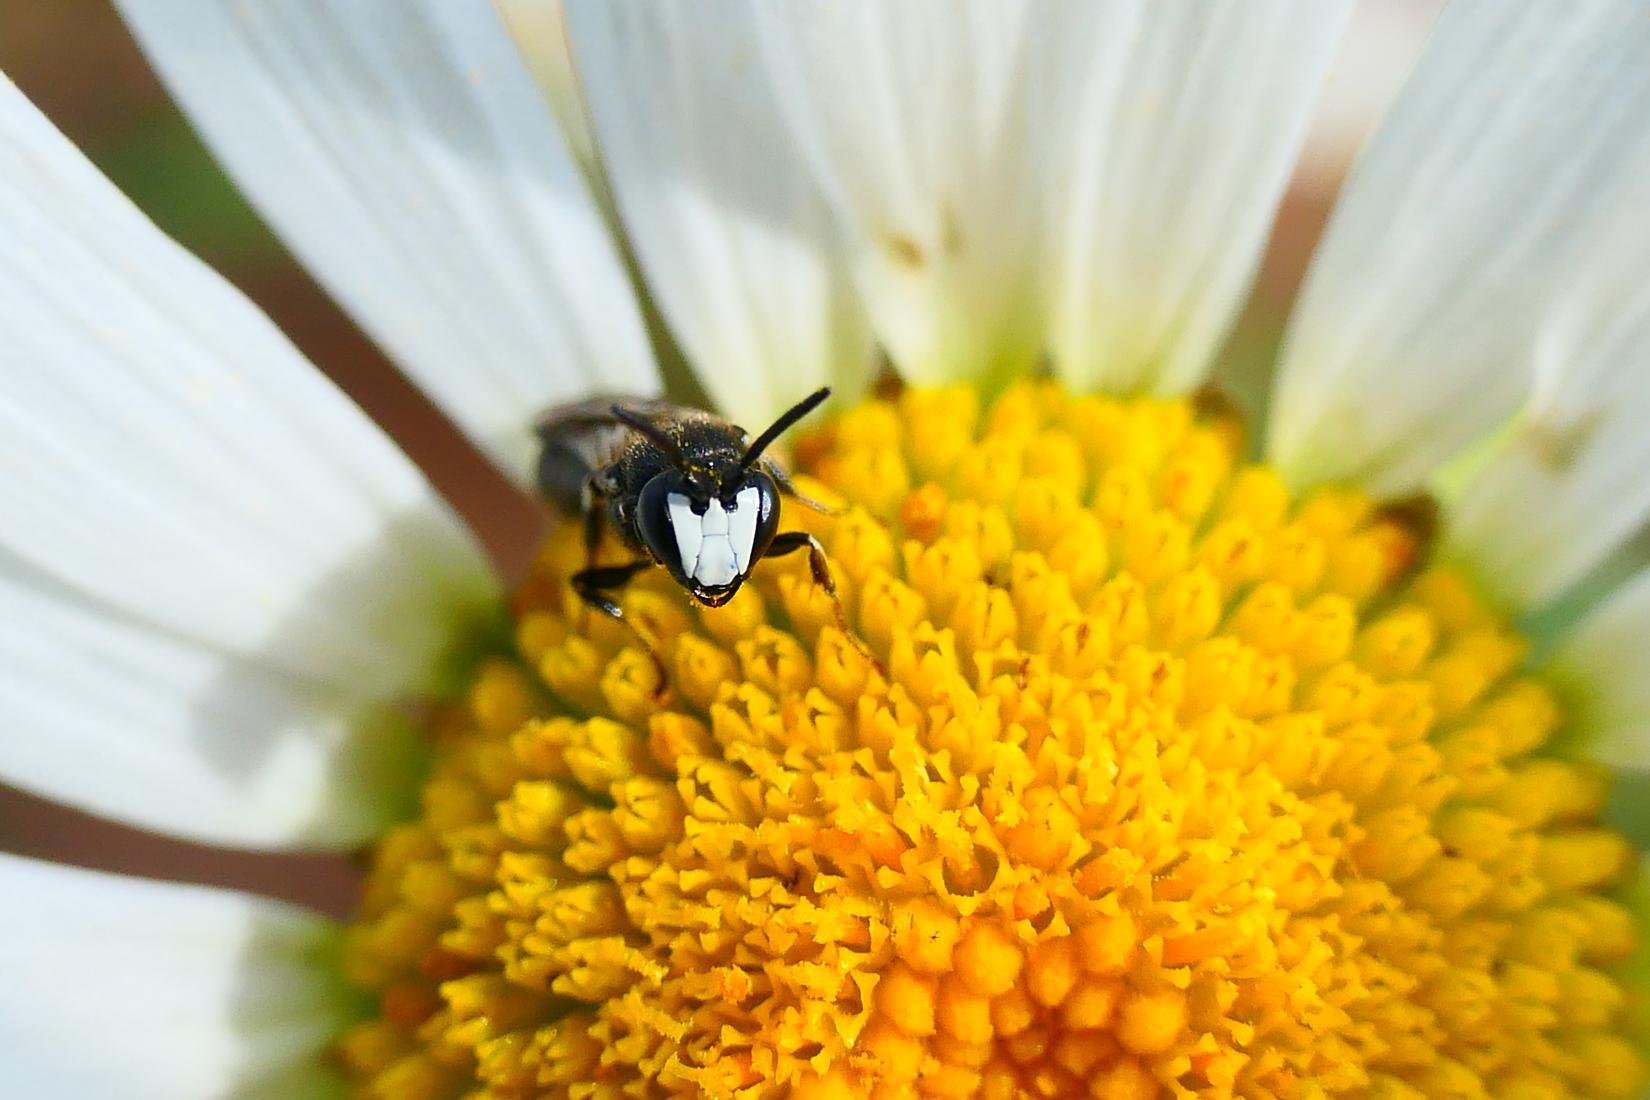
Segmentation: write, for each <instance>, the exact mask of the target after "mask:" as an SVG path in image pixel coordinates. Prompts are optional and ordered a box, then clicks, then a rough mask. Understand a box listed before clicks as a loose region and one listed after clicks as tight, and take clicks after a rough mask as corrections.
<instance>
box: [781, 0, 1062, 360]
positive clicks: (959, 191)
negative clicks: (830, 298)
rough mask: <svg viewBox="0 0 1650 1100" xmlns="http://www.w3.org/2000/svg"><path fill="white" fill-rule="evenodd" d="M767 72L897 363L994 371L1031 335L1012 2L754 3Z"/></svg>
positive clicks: (1024, 132) (1025, 135)
mask: <svg viewBox="0 0 1650 1100" xmlns="http://www.w3.org/2000/svg"><path fill="white" fill-rule="evenodd" d="M756 13H757V17H758V22H759V28H760V31H761V35H762V41H763V53H764V56H765V57H766V59H767V64H768V69H769V75H770V79H771V80H772V81H773V83H774V86H775V92H776V94H777V95H778V96H779V99H780V102H781V104H782V105H783V106H784V107H785V108H786V111H787V114H788V116H789V119H790V121H789V125H790V127H791V131H792V134H793V136H794V137H795V138H796V140H798V141H799V142H800V144H801V148H802V151H803V153H804V155H805V156H806V158H807V160H808V162H809V163H810V164H811V165H812V167H813V169H814V171H815V173H816V175H817V177H818V181H819V183H820V186H821V188H822V190H823V191H824V194H825V197H826V200H827V201H828V202H829V203H830V204H831V206H832V207H833V209H834V210H835V211H836V213H837V215H838V217H839V219H840V220H841V223H842V227H843V231H844V232H845V234H846V236H847V240H848V245H849V248H850V250H851V256H852V262H853V266H854V271H855V275H856V279H857V282H858V285H859V288H860V292H861V296H862V297H863V299H864V301H865V308H866V310H867V312H868V313H869V315H870V318H871V324H872V327H873V328H874V329H875V331H876V333H877V335H878V337H879V338H880V339H881V341H882V343H883V345H884V346H885V347H886V348H887V350H888V352H889V354H890V356H891V357H892V358H893V360H894V365H895V366H896V367H898V368H899V370H900V371H901V373H903V374H904V375H905V376H906V377H907V378H909V379H911V380H912V381H915V382H919V383H932V382H937V381H943V380H946V379H955V378H962V377H1001V376H1002V375H1004V374H1006V373H1007V372H1009V371H1013V370H1018V369H1022V368H1024V367H1025V366H1027V365H1028V364H1029V363H1030V361H1031V360H1032V358H1033V357H1034V356H1035V354H1036V350H1037V345H1038V342H1039V324H1038V320H1039V319H1038V318H1037V317H1036V316H1035V313H1034V302H1035V294H1034V289H1035V288H1034V286H1033V270H1034V258H1035V243H1036V236H1037V230H1038V211H1037V209H1036V203H1035V201H1034V199H1035V189H1034V187H1033V185H1032V176H1033V161H1034V157H1033V156H1032V155H1031V150H1032V149H1033V148H1034V147H1035V137H1036V133H1037V130H1036V128H1035V127H1033V126H1032V125H1031V123H1032V121H1033V120H1031V119H1030V118H1029V117H1028V110H1027V107H1028V103H1029V100H1028V97H1027V94H1026V91H1027V89H1026V82H1025V80H1024V72H1023V66H1024V64H1025V58H1026V35H1025V33H1024V32H1025V5H1024V4H1022V3H996V2H992V0H966V2H965V0H904V2H901V3H897V4H880V3H861V2H846V3H798V4H760V5H757V6H756Z"/></svg>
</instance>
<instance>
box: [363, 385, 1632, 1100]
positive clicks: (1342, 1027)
mask: <svg viewBox="0 0 1650 1100" xmlns="http://www.w3.org/2000/svg"><path fill="white" fill-rule="evenodd" d="M1240 435H1241V433H1240V431H1239V428H1238V425H1236V423H1235V422H1233V421H1232V420H1230V419H1227V418H1225V417H1224V416H1223V415H1222V414H1220V413H1218V412H1214V411H1210V410H1208V409H1206V408H1205V407H1204V406H1202V405H1199V404H1195V403H1193V402H1187V401H1169V400H1146V401H1136V402H1125V401H1120V400H1112V399H1106V398H1098V397H1083V398H1072V397H1069V396H1068V395H1066V394H1065V393H1063V392H1062V391H1061V390H1060V389H1059V388H1058V387H1057V386H1055V385H1052V384H1049V383H1028V384H1021V385H1017V386H1014V387H1012V388H1010V389H1009V390H1008V392H1006V393H1005V394H1004V395H1002V396H1001V397H1000V398H999V399H998V400H997V401H996V402H994V403H992V404H990V405H988V406H987V405H982V403H981V401H980V398H979V396H978V394H977V393H975V392H974V391H973V390H971V389H967V388H963V389H953V390H943V391H924V390H916V389H911V390H907V391H905V392H904V393H902V394H901V395H899V396H898V397H897V398H895V399H892V400H887V401H871V402H868V403H866V404H864V405H862V406H859V407H858V408H855V409H851V410H848V411H847V412H845V413H843V414H842V415H841V416H840V418H839V419H838V420H836V421H835V422H834V423H832V424H828V425H827V426H826V427H824V428H823V429H822V430H821V431H820V432H818V433H817V434H816V435H814V436H812V437H808V438H802V439H799V440H797V446H796V449H795V453H796V454H797V455H799V456H800V458H801V465H802V467H803V469H802V470H801V471H799V477H800V478H801V479H802V480H803V483H804V484H805V485H806V487H807V491H808V493H809V494H810V495H811V496H815V497H817V498H818V499H820V500H824V501H829V502H830V503H831V505H832V507H833V512H832V514H830V515H821V514H816V513H812V512H807V511H806V510H805V509H802V508H797V507H792V506H790V505H789V503H788V502H782V506H783V509H784V511H783V514H782V523H783V524H784V526H785V527H786V528H798V529H806V530H808V531H809V532H810V533H812V534H814V535H815V536H816V537H817V538H819V540H820V541H821V544H822V545H823V546H824V547H825V548H826V551H827V557H828V558H829V561H830V567H831V570H832V576H833V577H834V578H835V580H836V583H837V586H838V590H839V593H840V595H841V598H842V606H843V610H844V613H845V617H846V621H847V626H848V628H849V629H851V630H852V631H853V632H854V636H853V637H852V638H850V637H849V636H848V635H847V634H846V633H845V632H844V631H843V630H842V629H841V628H839V626H838V624H837V619H836V609H835V607H834V606H833V604H832V603H831V600H830V598H829V596H828V594H827V593H826V592H825V591H824V589H823V588H821V587H820V586H819V585H817V584H816V583H815V581H814V579H813V577H812V574H811V573H810V571H809V567H808V563H807V561H806V560H805V557H804V556H803V555H791V556H787V557H785V558H782V559H776V560H772V561H767V562H762V563H759V564H758V566H757V568H756V571H755V574H754V576H753V578H752V580H751V582H750V583H749V584H747V585H746V586H745V587H744V589H743V590H742V591H741V592H740V593H739V595H738V596H737V597H736V598H735V599H734V600H732V601H731V602H730V603H729V604H727V605H726V606H724V607H722V608H719V609H708V608H701V607H696V606H694V605H693V604H692V603H691V602H690V601H689V600H688V598H687V597H686V596H685V595H684V594H683V593H681V592H680V591H678V590H677V589H676V588H675V586H674V585H673V584H671V583H670V582H669V579H668V577H664V576H663V575H658V574H655V575H651V576H647V577H643V578H640V579H638V580H637V581H636V582H634V584H633V586H631V587H627V588H626V589H624V590H621V591H619V592H617V593H615V597H616V598H617V599H618V600H619V602H620V603H621V604H622V605H623V607H624V609H625V611H626V614H627V615H629V616H631V617H632V618H633V619H634V620H635V622H636V624H637V626H638V628H639V629H640V630H641V631H642V632H643V634H644V635H645V636H646V637H647V638H648V639H649V640H650V641H651V642H652V643H653V644H655V645H656V647H657V650H658V654H659V657H660V659H661V660H662V662H663V665H664V668H665V670H666V671H667V673H668V683H667V684H661V683H659V682H658V680H657V675H658V670H657V668H656V666H655V664H654V662H653V661H652V660H651V659H650V658H649V657H648V655H647V654H646V653H644V652H643V651H642V650H641V649H640V648H639V647H638V645H637V643H636V640H635V638H634V637H633V636H631V635H629V634H628V633H626V632H625V631H624V630H623V629H621V628H620V627H619V626H618V625H617V624H615V623H613V622H612V621H611V620H609V619H608V618H607V617H606V616H600V615H592V614H590V613H589V612H588V611H587V609H585V608H583V607H582V606H581V605H580V604H579V602H578V601H577V599H576V598H575V597H574V595H573V593H572V591H571V587H570V583H569V581H570V577H571V575H572V574H573V573H574V572H576V571H577V570H578V569H580V568H582V567H583V564H584V557H583V555H584V551H583V546H582V543H581V540H580V537H579V532H578V530H577V529H576V525H566V526H564V527H563V528H561V529H559V530H558V531H557V532H556V533H554V534H553V535H552V536H551V538H550V539H549V541H548V542H547V544H546V546H545V548H544V550H543V551H542V552H541V553H540V554H539V555H538V558H537V560H536V562H535V565H534V572H533V575H532V576H531V577H530V578H529V579H528V580H527V581H526V583H524V585H523V586H522V588H521V589H520V591H519V592H518V594H517V595H516V596H515V598H514V599H513V601H512V605H511V606H512V609H513V612H514V614H515V616H516V631H515V640H516V645H517V649H518V652H517V653H516V655H515V656H514V657H513V658H498V659H495V660H493V661H491V662H489V663H487V664H485V665H484V666H482V667H481V668H480V669H479V671H478V673H477V675H476V677H475V679H474V681H473V683H472V684H471V686H470V688H469V690H468V692H467V693H466V695H465V696H464V697H463V698H462V699H461V700H456V701H455V702H454V704H453V706H452V707H450V708H449V709H447V710H445V711H443V712H442V714H441V715H440V717H439V719H438V720H437V721H436V722H435V723H434V724H433V726H432V730H433V733H432V738H431V742H432V747H433V764H432V767H431V770H430V773H429V775H428V777H427V779H426V781H425V785H424V788H423V794H422V799H421V816H420V818H419V820H418V821H417V822H414V823H409V824H407V825H405V826H402V827H399V828H397V829H395V830H392V831H391V832H390V833H388V834H387V835H386V836H385V837H383V838H382V840H381V841H380V843H379V845H378V847H377V849H376V852H375V855H374V863H373V869H372V872H371V875H370V876H369V882H368V885H367V889H366V892H365V900H364V905H363V912H362V914H361V916H360V919H359V921H358V923H357V924H356V926H355V927H354V929H353V930H352V932H351V933H350V935H349V937H348V940H347V948H346V958H345V967H346V970H347V973H348V974H349V975H350V977H351V978H352V979H353V980H354V981H356V982H358V983H360V984H361V985H363V986H365V987H367V988H369V989H371V990H372V991H373V992H374V993H375V994H376V995H377V998H378V1008H379V1011H378V1016H377V1018H376V1019H374V1020H371V1021H368V1022H366V1023H363V1024H361V1025H359V1026H357V1027H356V1028H354V1029H352V1030H351V1031H350V1032H349V1033H347V1034H346V1035H345V1036H343V1037H342V1038H341V1039H340V1041H339V1043H338V1054H339V1055H340V1058H341V1061H342V1062H343V1064H344V1066H345V1068H346V1070H347V1072H348V1073H349V1075H350V1076H351V1078H352V1080H353V1081H354V1082H355V1084H356V1086H357V1095H359V1096H362V1097H367V1098H373V1097H378V1098H386V1100H387V1098H390V1097H394V1098H395V1100H424V1098H427V1100H459V1098H464V1100H504V1098H506V1097H508V1098H511V1100H535V1098H539V1097H544V1098H555V1100H622V1098H624V1097H643V1096H649V1097H651V1096H659V1097H667V1096H678V1097H695V1098H698V1097H716V1098H726V1100H975V1098H987V1100H989V1098H1001V1100H1021V1098H1026V1097H1035V1098H1041V1100H1067V1098H1072V1097H1082V1096H1090V1097H1097V1098H1105V1100H1129V1098H1139V1100H1153V1098H1158V1097H1162V1098H1170V1097H1192V1096H1206V1097H1222V1098H1236V1097H1280V1098H1281V1097H1298V1098H1304V1097H1325V1098H1327V1097H1336V1096H1345V1097H1358V1098H1369V1100H1399V1098H1406V1100H1408V1098H1426V1097H1434V1096H1463V1097H1472V1096H1504V1097H1510V1098H1515V1100H1525V1098H1530V1100H1533V1098H1536V1097H1552V1098H1562V1097H1581V1096H1587V1097H1595V1096H1596V1097H1625V1096H1630V1095H1633V1094H1634V1093H1635V1091H1636V1090H1637V1089H1639V1088H1640V1087H1641V1086H1642V1085H1643V1084H1644V1080H1645V1067H1644V1063H1643V1060H1642V1057H1641V1054H1640V1051H1639V1048H1638V1047H1637V1046H1636V1045H1635V1042H1636V1040H1637V1037H1638V1033H1637V1031H1636V1030H1635V1027H1636V1025H1635V1022H1634V1021H1635V1019H1636V1016H1637V1015H1638V1014H1639V1013H1640V1012H1641V1011H1642V1001H1641V993H1642V991H1641V990H1637V989H1635V988H1633V986H1632V985H1631V984H1630V982H1629V977H1628V976H1629V975H1630V974H1631V973H1632V970H1631V967H1632V966H1633V965H1634V963H1635V958H1636V953H1637V952H1638V951H1639V941H1640V928H1639V925H1638V920H1637V918H1636V916H1635V914H1634V913H1633V911H1632V910H1631V909H1629V908H1628V907H1627V906H1626V905H1624V904H1623V903H1622V902H1621V901H1620V900H1619V899H1617V898H1616V897H1615V896H1614V894H1615V892H1616V891H1618V890H1619V889H1620V888H1621V887H1622V885H1623V879H1624V878H1625V877H1626V876H1627V875H1628V873H1629V872H1630V871H1631V869H1632V864H1633V852H1632V850H1631V848H1630V846H1629V845H1628V844H1627V843H1626V842H1625V841H1624V840H1623V839H1622V838H1621V837H1620V836H1618V835H1617V834H1615V833H1613V832H1611V831H1610V830H1608V829H1606V828H1604V827H1603V826H1601V825H1600V824H1599V814H1600V812H1601V809H1602V807H1604V806H1605V804H1606V802H1607V798H1608V782H1607V780H1608V777H1607V776H1605V775H1604V774H1603V773H1602V772H1601V771H1599V770H1598V769H1596V768H1592V767H1588V766H1583V765H1579V764H1577V763H1575V762H1574V761H1572V760H1569V759H1566V758H1564V757H1561V756H1558V755H1555V754H1553V753H1551V752H1549V751H1547V749H1546V746H1547V745H1548V743H1549V741H1552V740H1554V739H1555V738H1556V737H1559V736H1560V735H1561V731H1563V730H1564V728H1565V722H1564V715H1563V712H1562V708H1561V706H1560V699H1559V697H1558V696H1557V695H1556V694H1555V692H1554V691H1553V690H1552V689H1551V688H1550V687H1548V686H1547V685H1545V684H1544V683H1542V682H1541V681H1540V680H1539V679H1538V678H1535V677H1533V676H1531V675H1529V674H1528V673H1526V672H1524V671H1522V670H1521V667H1522V665H1523V663H1524V661H1525V659H1526V646H1525V645H1524V643H1523V642H1522V640H1521V639H1519V638H1518V637H1517V635H1516V634H1515V633H1513V632H1512V631H1511V630H1509V629H1508V628H1507V627H1506V625H1505V624H1504V623H1502V622H1501V621H1500V619H1499V618H1498V616H1497V614H1496V613H1495V611H1494V609H1493V608H1490V607H1487V606H1486V605H1485V604H1484V603H1483V602H1482V601H1481V600H1480V599H1479V597H1478V595H1477V594H1476V592H1475V591H1474V589H1473V586H1472V585H1471V584H1470V583H1469V582H1468V581H1467V580H1465V579H1464V578H1463V577H1462V576H1460V575H1459V574H1457V573H1455V572H1453V571H1451V570H1448V569H1443V568H1425V567H1423V565H1422V563H1423V561H1424V558H1425V551H1426V546H1425V539H1426V534H1425V532H1424V531H1419V530H1415V529H1412V528H1410V527H1409V526H1406V523H1405V521H1404V519H1403V518H1402V516H1400V515H1399V514H1398V513H1397V512H1395V511H1392V510H1390V509H1383V507H1382V506H1381V505H1380V504H1379V503H1378V502H1376V501H1372V500H1371V499H1369V498H1368V497H1367V496H1366V495H1365V494H1363V493H1361V492H1359V491H1357V490H1353V489H1347V488H1336V487H1328V488H1323V489H1319V490H1316V491H1314V492H1312V493H1311V494H1309V495H1308V496H1307V497H1305V498H1304V499H1299V500H1296V499H1291V497H1290V494H1289V492H1288V490H1287V489H1286V487H1285V485H1284V483H1283V481H1282V480H1281V479H1280V478H1279V477H1278V476H1277V475H1276V473H1274V472H1273V471H1271V470H1269V469H1266V468H1264V467H1256V466H1250V467H1244V466H1241V465H1239V462H1240V455H1241V447H1240V445H1239V439H1240ZM804 513H805V514H804ZM604 552H606V551H604ZM862 645H863V646H864V647H868V649H869V651H870V655H867V653H865V652H863V651H862V649H861V646H862Z"/></svg>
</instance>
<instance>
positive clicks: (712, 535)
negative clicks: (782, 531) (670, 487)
mask: <svg viewBox="0 0 1650 1100" xmlns="http://www.w3.org/2000/svg"><path fill="white" fill-rule="evenodd" d="M665 506H666V507H667V508H669V509H670V529H671V531H672V532H674V533H675V535H676V552H677V553H678V554H679V555H680V556H681V559H682V575H683V576H686V577H691V578H693V579H694V580H695V581H697V582H699V583H700V584H702V585H704V586H705V587H707V588H721V587H722V586H723V585H728V584H732V583H733V581H734V579H735V578H737V577H741V576H743V575H744V574H745V573H747V572H749V571H750V567H751V553H752V551H753V550H754V549H755V547H756V524H757V521H758V520H759V519H761V518H762V517H761V512H762V493H761V491H760V490H758V489H757V488H756V486H754V485H752V486H750V487H748V488H745V489H741V490H739V495H738V496H736V497H734V499H733V507H731V508H723V507H722V502H721V501H719V500H712V501H711V502H710V504H709V505H708V506H707V507H706V508H705V514H704V515H702V516H701V515H697V514H695V513H694V511H693V505H692V504H691V503H689V501H688V498H687V497H685V496H683V495H682V494H681V493H671V494H670V495H669V496H667V497H665Z"/></svg>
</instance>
